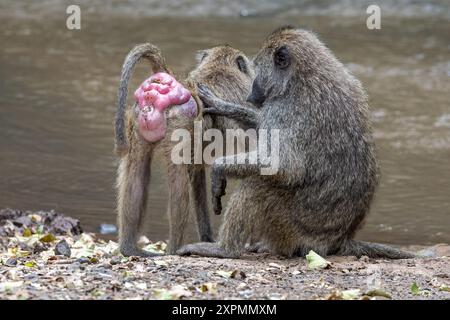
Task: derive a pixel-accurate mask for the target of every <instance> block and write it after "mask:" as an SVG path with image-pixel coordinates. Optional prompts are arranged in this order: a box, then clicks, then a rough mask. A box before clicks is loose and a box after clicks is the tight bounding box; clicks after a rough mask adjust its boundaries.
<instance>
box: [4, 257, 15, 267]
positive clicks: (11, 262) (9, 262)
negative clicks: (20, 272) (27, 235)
mask: <svg viewBox="0 0 450 320" xmlns="http://www.w3.org/2000/svg"><path fill="white" fill-rule="evenodd" d="M5 266H7V267H15V266H17V259H15V258H9V259H8V260H6V261H5Z"/></svg>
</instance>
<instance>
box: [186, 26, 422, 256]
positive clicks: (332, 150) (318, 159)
mask: <svg viewBox="0 0 450 320" xmlns="http://www.w3.org/2000/svg"><path fill="white" fill-rule="evenodd" d="M254 65H255V73H256V78H255V80H254V82H253V87H252V93H251V95H250V96H249V101H252V102H253V103H255V104H256V105H258V106H259V107H260V110H259V111H253V110H251V109H246V108H243V107H241V106H239V105H237V104H234V103H230V102H226V101H223V99H220V98H217V97H215V96H214V94H213V93H211V92H210V91H209V90H208V88H207V87H205V86H202V85H200V86H199V95H200V97H201V98H202V100H203V101H204V104H205V107H207V108H206V109H205V112H206V113H212V114H215V115H222V116H227V117H230V118H232V119H235V120H239V119H246V124H247V125H248V124H249V123H253V125H254V127H255V128H257V129H269V130H270V129H280V152H279V154H280V167H279V170H278V172H277V173H276V174H275V175H269V176H262V175H260V168H261V165H260V164H256V165H248V164H221V163H227V162H226V161H221V160H222V159H217V160H216V162H215V163H214V165H213V166H212V184H213V185H212V192H213V201H214V202H215V203H217V202H220V197H221V195H222V194H223V193H224V190H223V189H224V181H225V179H226V178H227V177H231V178H238V179H241V183H240V185H239V187H238V188H237V190H236V191H235V192H234V193H233V195H232V196H231V199H230V200H229V203H228V205H227V208H226V210H225V216H224V220H223V224H222V226H221V230H220V234H219V241H218V243H198V244H191V245H187V246H185V247H183V248H182V249H180V250H179V251H178V253H179V254H183V255H186V254H197V255H204V256H215V257H239V255H240V254H241V252H242V250H243V248H244V246H245V243H246V242H247V241H248V238H249V236H250V235H251V236H252V237H257V238H259V239H262V240H263V241H264V243H265V244H266V245H268V247H269V248H270V249H271V251H273V252H274V253H277V254H280V255H284V256H288V257H290V256H296V255H300V256H304V255H305V254H307V253H308V251H309V250H314V251H315V252H317V253H319V254H321V255H331V254H341V255H355V256H358V257H359V256H361V255H367V256H369V257H375V258H379V257H387V258H410V257H413V255H412V254H410V253H407V252H403V251H400V250H397V249H394V248H390V247H387V246H384V245H379V244H373V243H367V242H359V241H355V240H353V237H354V235H355V233H356V231H357V230H358V229H359V228H360V227H361V226H362V224H363V221H364V218H365V217H366V215H367V214H368V212H369V208H370V205H371V202H372V199H373V196H374V193H375V189H376V187H377V184H378V165H377V159H376V154H375V146H374V142H373V137H372V132H371V128H370V121H369V109H368V104H367V97H366V93H365V92H364V90H363V88H362V86H361V84H360V82H359V81H358V80H357V79H356V78H355V77H353V76H352V75H351V74H350V73H349V72H348V71H347V70H346V69H345V67H344V66H343V65H342V64H341V63H340V62H339V61H338V60H337V59H336V57H335V56H334V55H333V53H332V52H331V51H330V50H329V49H328V48H326V47H325V45H324V44H323V43H322V42H320V41H319V40H318V38H317V37H316V36H315V35H314V34H313V33H311V32H308V31H305V30H299V29H293V28H282V29H279V30H277V31H275V32H274V33H273V34H271V35H270V36H269V37H268V38H267V40H266V41H265V43H264V44H263V46H262V48H261V50H260V51H259V53H258V54H257V56H256V58H255V60H254Z"/></svg>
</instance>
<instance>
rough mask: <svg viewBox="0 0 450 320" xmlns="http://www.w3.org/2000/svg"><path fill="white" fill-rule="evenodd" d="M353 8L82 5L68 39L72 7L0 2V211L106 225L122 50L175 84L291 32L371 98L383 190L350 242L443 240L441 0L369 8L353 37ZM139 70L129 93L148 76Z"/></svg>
mask: <svg viewBox="0 0 450 320" xmlns="http://www.w3.org/2000/svg"><path fill="white" fill-rule="evenodd" d="M366 2H367V1H352V0H348V1H293V0H292V1H290V0H284V1H279V2H276V3H274V2H273V1H268V0H263V1H255V0H253V1H252V0H247V1H237V0H232V1H216V2H213V1H206V0H201V1H144V0H135V1H131V0H128V1H118V0H116V1H107V2H106V3H104V2H100V3H97V2H96V3H95V4H91V2H90V1H87V0H86V1H77V3H80V5H81V10H82V22H81V23H82V29H81V30H79V31H69V30H67V29H66V27H65V20H66V17H67V15H66V13H65V8H66V5H69V4H72V3H73V1H56V0H44V1H39V2H37V1H33V2H31V1H24V0H19V1H2V3H1V4H0V18H1V21H2V28H1V30H0V43H1V47H0V130H1V131H0V132H1V134H0V149H1V153H0V177H1V179H0V207H13V208H20V209H56V210H57V211H58V212H62V213H66V214H68V215H72V216H75V217H78V218H80V219H81V221H82V224H83V225H84V227H85V229H87V230H88V231H96V230H97V229H98V226H99V225H100V224H101V223H104V222H106V223H114V222H115V211H114V206H115V200H114V193H115V191H114V179H115V168H116V164H117V163H116V161H117V160H116V158H115V156H114V154H113V118H114V112H115V98H116V89H117V84H118V77H119V74H120V69H121V64H122V62H123V59H124V57H125V55H126V54H127V52H128V50H129V49H130V48H132V47H133V46H134V45H135V44H137V43H141V42H146V41H151V42H153V43H154V44H157V45H158V46H159V47H160V48H161V49H162V51H163V52H164V55H165V57H166V58H167V61H168V63H169V65H170V66H171V67H172V69H173V70H175V72H176V73H177V74H178V75H179V77H184V76H185V75H186V73H187V72H188V71H189V70H191V69H192V68H193V67H194V55H195V52H196V51H197V50H199V49H202V48H208V47H212V46H214V45H217V44H223V43H229V44H231V45H233V46H235V47H237V48H240V49H242V50H243V51H245V52H246V53H248V54H250V55H251V54H255V53H256V51H257V48H258V46H259V45H260V43H261V42H262V40H263V39H264V37H265V36H266V35H267V34H268V33H269V32H270V31H272V30H273V29H274V28H276V27H278V26H280V25H284V24H293V25H297V26H302V27H305V28H308V29H311V30H314V31H316V32H317V33H318V34H319V36H320V38H321V39H322V40H323V41H325V43H326V44H327V45H328V46H329V47H330V48H331V49H332V50H333V51H334V52H335V54H336V55H337V56H338V57H339V58H340V59H341V61H343V62H344V63H345V64H346V65H347V66H348V68H349V69H350V70H351V71H352V72H353V73H354V74H355V75H356V76H357V77H358V78H360V79H361V80H362V82H363V84H364V85H365V87H366V89H367V91H368V93H369V96H370V105H371V108H372V115H373V120H374V130H375V137H376V142H377V146H378V149H379V157H380V160H381V169H382V180H381V186H380V188H379V191H378V193H377V196H376V200H375V203H374V205H373V208H372V212H371V214H370V217H369V219H368V220H367V223H366V226H365V228H364V229H363V230H362V231H361V232H360V234H359V238H361V239H366V240H371V241H380V242H390V243H396V244H431V243H438V242H447V243H449V242H450V104H449V101H450V82H449V79H450V34H449V30H450V23H449V19H450V9H449V4H448V1H444V0H442V1H431V2H428V3H425V2H417V1H410V0H407V1H406V0H405V1H393V0H392V1H389V0H388V1H379V3H380V5H381V9H382V29H381V30H378V31H370V30H367V28H366V24H365V19H366V17H367V15H366V13H365V8H366V7H367V5H368V4H369V2H367V3H366ZM163 16H165V17H163ZM138 69H139V70H138V72H137V73H136V75H135V77H134V80H133V83H132V84H131V87H130V88H132V89H133V88H135V87H136V86H137V85H138V84H139V83H140V81H142V80H143V79H144V78H145V77H146V76H148V67H147V66H146V65H145V64H142V66H139V68H138ZM152 174H153V178H152V185H151V187H150V190H151V191H150V195H149V197H150V199H149V202H148V210H149V217H148V221H147V222H148V224H147V225H148V229H147V232H148V234H149V237H150V238H151V239H152V240H159V239H166V238H167V235H168V221H167V217H166V214H165V210H166V200H167V186H166V179H165V167H164V164H163V162H162V161H160V159H159V160H158V161H156V162H155V164H154V168H153V172H152ZM219 222H220V221H219V220H218V219H217V218H215V226H216V227H217V225H218V223H219ZM193 230H194V228H192V227H191V228H190V237H189V239H191V240H192V239H195V233H194V232H193Z"/></svg>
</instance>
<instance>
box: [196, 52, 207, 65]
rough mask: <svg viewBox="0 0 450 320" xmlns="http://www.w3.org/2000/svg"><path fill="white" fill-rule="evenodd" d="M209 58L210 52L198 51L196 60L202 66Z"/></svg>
mask: <svg viewBox="0 0 450 320" xmlns="http://www.w3.org/2000/svg"><path fill="white" fill-rule="evenodd" d="M207 56H208V52H206V51H198V52H197V54H196V56H195V59H196V60H197V63H198V64H200V63H201V62H202V61H203V60H205V58H206V57H207Z"/></svg>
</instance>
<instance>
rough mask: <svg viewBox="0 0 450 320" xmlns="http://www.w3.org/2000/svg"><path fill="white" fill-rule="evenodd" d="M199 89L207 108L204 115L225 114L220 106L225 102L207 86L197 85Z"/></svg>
mask: <svg viewBox="0 0 450 320" xmlns="http://www.w3.org/2000/svg"><path fill="white" fill-rule="evenodd" d="M197 89H198V91H197V92H198V95H199V97H200V98H201V99H202V101H203V104H204V106H205V108H204V109H203V113H209V114H218V115H221V114H223V111H222V110H221V108H220V105H221V103H222V102H223V101H222V100H221V99H220V98H217V97H216V96H215V95H214V93H212V92H211V90H210V89H209V87H208V86H207V85H204V84H202V83H199V84H197Z"/></svg>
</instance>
